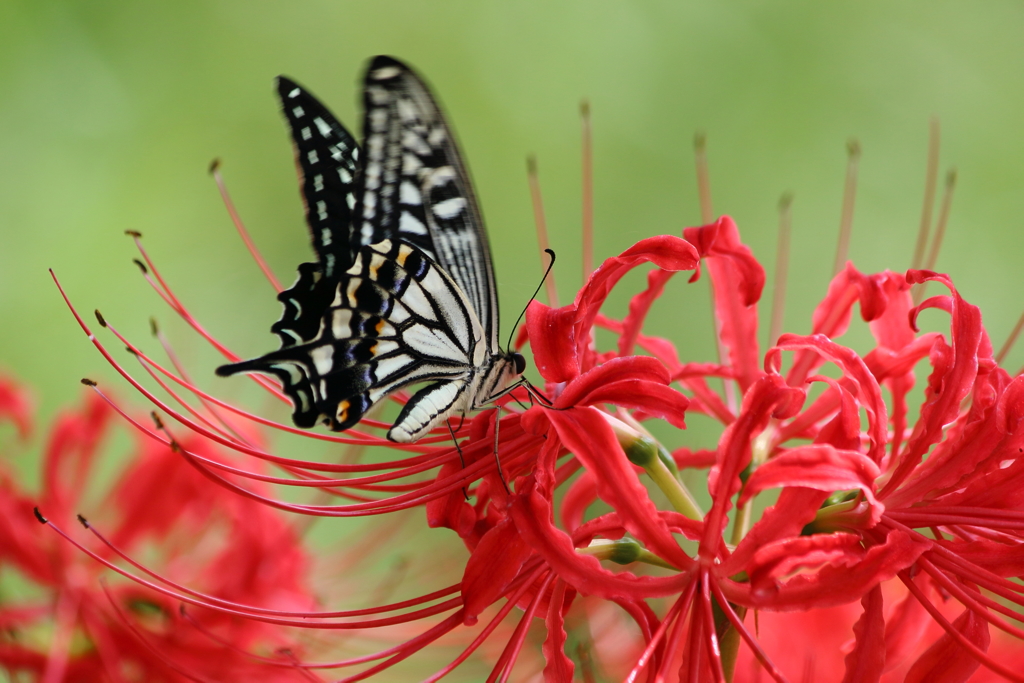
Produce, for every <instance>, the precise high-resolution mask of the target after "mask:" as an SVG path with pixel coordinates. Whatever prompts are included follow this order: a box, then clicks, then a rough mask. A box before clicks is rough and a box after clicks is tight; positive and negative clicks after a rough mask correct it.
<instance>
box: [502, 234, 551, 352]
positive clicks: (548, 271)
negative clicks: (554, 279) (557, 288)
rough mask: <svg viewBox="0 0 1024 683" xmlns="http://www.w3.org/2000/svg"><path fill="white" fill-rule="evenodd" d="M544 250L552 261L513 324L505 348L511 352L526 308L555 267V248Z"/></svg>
mask: <svg viewBox="0 0 1024 683" xmlns="http://www.w3.org/2000/svg"><path fill="white" fill-rule="evenodd" d="M544 251H546V252H547V253H548V255H549V256H551V261H550V262H549V263H548V269H547V270H545V271H544V277H542V278H541V279H540V283H539V284H538V285H537V289H535V290H533V296H531V297H530V300H529V301H527V302H526V307H525V308H523V312H522V313H520V314H519V317H518V318H516V324H515V325H513V326H512V334H510V335H509V336H508V344H505V348H506V349H507V350H508V351H509V352H511V351H512V340H513V339H514V338H515V336H516V328H517V327H519V323H521V322H523V316H524V315H526V309H527V308H529V307H530V304H532V303H533V300H534V299H536V298H537V295H538V294H540V288H541V287H543V286H544V282H545V280H547V279H548V274H549V273H551V269H552V268H554V267H555V251H554V249H545V250H544Z"/></svg>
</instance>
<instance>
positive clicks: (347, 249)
mask: <svg viewBox="0 0 1024 683" xmlns="http://www.w3.org/2000/svg"><path fill="white" fill-rule="evenodd" d="M277 94H278V97H279V98H280V100H281V110H282V112H283V113H284V116H285V119H287V121H288V125H289V128H290V130H291V134H292V144H293V146H294V149H295V164H296V168H297V169H298V172H299V184H300V188H301V191H302V192H301V194H302V199H303V204H304V208H305V213H306V223H307V225H308V226H309V233H310V238H311V241H312V243H313V249H314V250H315V251H316V255H317V261H316V262H315V263H303V264H302V265H300V266H299V277H298V279H297V280H296V282H295V283H294V284H293V285H292V286H291V287H290V288H289V289H287V290H285V291H283V292H281V293H280V294H279V295H278V299H279V300H280V301H281V303H282V304H283V306H284V311H283V313H282V315H281V319H280V320H278V322H277V323H275V324H274V326H273V327H272V328H271V331H272V332H274V333H275V334H277V335H278V336H279V337H280V338H281V345H282V346H291V345H293V344H301V343H303V342H306V341H309V340H311V339H312V338H313V337H315V336H316V334H317V332H318V331H319V328H320V316H321V314H322V312H323V310H324V308H325V307H326V306H327V305H328V304H329V303H330V297H331V296H332V294H331V289H332V287H331V284H332V282H333V281H334V279H335V278H336V277H337V273H339V272H344V271H345V270H347V269H348V268H349V267H350V266H351V265H352V255H353V250H352V245H353V236H352V211H353V208H354V207H355V204H356V193H357V188H358V181H359V178H358V176H359V147H358V145H357V144H356V141H355V139H354V138H353V137H352V135H351V134H350V133H349V132H348V130H346V129H345V127H344V126H343V125H341V124H340V123H339V122H338V120H337V119H335V118H334V115H333V114H331V112H330V111H328V109H327V108H326V107H325V106H324V105H323V104H321V103H320V102H319V101H318V100H317V99H316V98H315V97H314V96H313V95H312V94H311V93H309V92H308V91H307V90H305V89H304V88H303V87H302V86H300V85H299V84H298V83H296V82H294V81H292V80H290V79H288V78H285V77H283V76H281V77H279V78H278V79H277Z"/></svg>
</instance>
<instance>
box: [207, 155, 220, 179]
mask: <svg viewBox="0 0 1024 683" xmlns="http://www.w3.org/2000/svg"><path fill="white" fill-rule="evenodd" d="M218 169H220V158H219V157H218V158H215V159H214V160H213V161H211V162H210V169H209V173H210V175H213V174H214V173H216V172H217V170H218Z"/></svg>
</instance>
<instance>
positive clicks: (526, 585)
mask: <svg viewBox="0 0 1024 683" xmlns="http://www.w3.org/2000/svg"><path fill="white" fill-rule="evenodd" d="M545 571H547V569H546V568H545V567H538V568H537V569H535V570H534V571H533V572H531V573H530V574H529V576H528V580H526V581H523V582H522V584H521V585H520V586H519V587H518V589H515V590H510V591H509V592H507V593H506V595H507V596H508V598H507V601H506V602H505V604H504V605H502V607H501V609H500V610H498V613H497V614H496V615H494V618H493V619H491V620H490V621H489V622H488V623H487V626H485V627H484V629H483V630H482V631H480V633H479V634H478V635H477V637H476V638H474V639H473V642H471V643H470V644H469V645H468V646H466V649H464V650H463V651H462V652H461V653H460V654H459V656H458V657H456V658H455V659H454V660H453V661H452V663H451V664H449V665H448V666H446V667H444V668H443V669H441V670H440V671H438V672H437V673H435V674H434V675H433V676H430V677H428V678H425V679H423V683H435V681H438V680H440V679H442V678H444V677H445V676H447V675H448V674H449V673H451V672H452V670H454V669H455V667H457V666H458V665H459V664H462V663H463V662H464V661H466V659H468V658H469V656H470V655H471V654H473V652H475V651H476V649H477V648H478V647H480V645H481V644H483V642H484V641H485V640H487V637H488V636H489V635H491V633H493V632H494V629H496V628H498V625H499V624H501V622H502V621H503V620H504V619H505V617H506V616H508V613H509V612H511V611H512V608H513V607H515V606H516V605H517V604H518V602H519V599H520V598H521V597H523V596H524V595H525V594H526V591H528V590H529V589H530V586H531V585H532V584H533V582H534V581H536V580H537V578H539V577H540V575H541V574H542V573H543V572H545Z"/></svg>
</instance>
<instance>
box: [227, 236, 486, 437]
mask: <svg viewBox="0 0 1024 683" xmlns="http://www.w3.org/2000/svg"><path fill="white" fill-rule="evenodd" d="M479 334H480V328H479V323H476V321H475V317H474V316H472V315H471V314H470V311H469V307H468V304H467V303H466V301H465V298H464V297H463V296H462V295H461V293H460V292H459V290H458V288H457V285H456V284H455V283H454V282H453V281H452V279H451V278H450V277H448V276H447V275H446V274H445V272H444V271H443V270H442V269H441V268H440V266H438V264H437V263H435V262H434V261H432V260H431V259H430V258H429V257H428V256H427V255H426V254H424V253H423V252H421V251H420V250H419V249H417V248H415V247H413V246H412V245H409V244H405V243H403V242H391V241H390V240H385V241H384V242H382V243H380V244H375V245H371V246H369V247H364V248H363V249H361V250H360V251H359V253H358V254H357V255H356V258H355V262H354V264H353V265H352V267H351V268H350V269H349V270H348V271H346V272H345V273H344V274H342V275H341V276H340V277H339V278H338V280H337V282H336V285H335V288H334V292H333V299H332V301H331V303H330V305H329V306H328V307H327V310H326V311H325V312H323V313H322V315H321V320H320V324H319V332H318V334H317V335H316V337H315V338H313V339H311V340H310V341H308V342H305V343H302V344H296V345H292V346H288V347H284V348H282V349H280V350H278V351H274V352H271V353H268V354H266V355H264V356H261V357H260V358H257V359H254V360H250V361H243V362H241V363H235V364H232V365H226V366H223V367H221V368H219V369H218V374H221V375H231V374H235V373H237V372H253V371H257V372H265V373H271V374H274V375H276V376H277V377H278V378H279V379H280V380H281V382H282V384H283V387H284V391H285V394H286V395H287V396H288V397H289V398H290V399H291V400H292V402H293V404H294V413H293V419H294V421H295V423H296V424H297V425H299V426H312V424H313V423H315V421H316V419H317V418H318V417H319V416H321V415H322V416H324V417H325V418H326V420H327V421H328V423H329V425H330V427H331V428H332V429H334V430H335V431H343V430H344V429H347V428H349V427H351V426H352V425H354V424H355V423H356V422H358V421H359V419H360V418H361V417H362V415H363V414H364V413H365V412H366V411H367V410H369V408H370V407H371V406H373V405H374V404H376V403H377V402H379V401H380V400H381V399H383V398H384V397H385V396H387V395H388V394H389V393H391V392H392V391H394V390H395V389H398V388H400V387H402V386H406V385H408V384H410V383H412V382H420V381H429V380H449V381H450V380H456V379H459V378H463V377H464V376H466V375H467V369H468V368H471V367H472V366H473V362H474V355H475V354H476V351H477V345H476V344H475V343H474V338H475V337H476V336H478V335H479Z"/></svg>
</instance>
